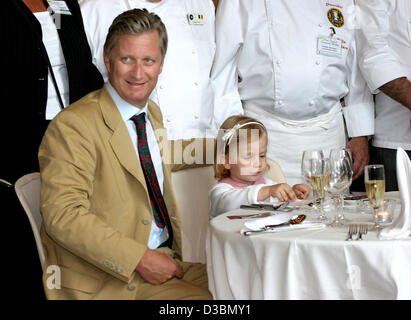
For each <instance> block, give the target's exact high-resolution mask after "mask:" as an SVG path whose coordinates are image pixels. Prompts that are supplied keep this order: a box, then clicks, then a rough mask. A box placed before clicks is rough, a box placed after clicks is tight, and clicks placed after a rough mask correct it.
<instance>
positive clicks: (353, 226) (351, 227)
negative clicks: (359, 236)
mask: <svg viewBox="0 0 411 320" xmlns="http://www.w3.org/2000/svg"><path fill="white" fill-rule="evenodd" d="M356 233H357V225H356V224H350V225H349V227H348V235H347V239H345V241H351V240H352V236H353V235H354V234H356Z"/></svg>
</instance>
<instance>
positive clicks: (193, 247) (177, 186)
mask: <svg viewBox="0 0 411 320" xmlns="http://www.w3.org/2000/svg"><path fill="white" fill-rule="evenodd" d="M171 182H172V186H173V191H174V195H175V198H176V201H177V206H178V208H179V210H180V212H181V218H182V222H181V242H182V246H183V247H182V254H183V260H184V261H188V262H200V263H205V262H206V254H205V241H206V235H207V227H208V221H209V210H210V205H209V200H208V192H209V191H210V189H211V187H212V186H213V185H214V184H216V183H217V180H216V179H215V178H214V168H213V166H206V167H199V168H190V169H184V170H180V171H174V172H172V173H171Z"/></svg>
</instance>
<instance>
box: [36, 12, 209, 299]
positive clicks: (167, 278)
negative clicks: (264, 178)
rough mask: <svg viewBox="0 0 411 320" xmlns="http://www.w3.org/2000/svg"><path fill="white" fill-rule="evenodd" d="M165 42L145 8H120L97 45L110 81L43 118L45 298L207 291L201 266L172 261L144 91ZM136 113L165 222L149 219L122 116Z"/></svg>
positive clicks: (162, 147)
mask: <svg viewBox="0 0 411 320" xmlns="http://www.w3.org/2000/svg"><path fill="white" fill-rule="evenodd" d="M166 48H167V34H166V31H165V27H164V25H163V24H162V22H161V20H160V18H158V17H157V16H156V15H154V14H151V13H148V12H147V11H146V10H137V9H134V10H130V11H127V12H124V13H122V14H121V15H120V16H118V17H117V18H116V19H115V20H114V21H113V24H112V26H111V27H110V30H109V34H108V35H107V40H106V43H105V46H104V61H105V63H106V66H107V69H108V71H109V82H108V83H107V84H106V85H105V86H104V88H103V89H101V90H98V91H95V92H92V93H90V94H89V95H87V96H85V97H84V98H83V99H81V100H79V101H78V102H76V103H74V104H73V105H71V106H70V107H68V108H66V109H65V110H63V111H62V112H61V113H60V114H59V115H58V116H57V117H56V118H55V119H54V120H53V121H52V123H51V124H50V125H49V127H48V130H47V132H46V134H45V136H44V139H43V141H42V144H41V147H40V150H39V161H40V169H41V170H40V171H41V181H42V189H41V212H42V215H43V227H42V230H41V236H42V241H43V245H44V249H45V254H46V261H45V267H44V274H43V283H44V288H45V291H46V296H47V298H49V299H211V295H210V293H209V291H208V289H207V288H208V284H207V274H206V271H205V266H204V265H201V264H192V263H186V262H182V261H180V259H181V234H180V228H181V216H180V214H179V211H178V208H177V205H176V203H175V199H174V196H173V192H172V190H171V182H170V172H171V170H173V168H174V167H175V166H174V165H172V164H168V163H166V161H165V153H168V150H169V148H170V146H169V145H168V144H167V143H165V141H166V132H165V130H164V128H163V124H162V115H161V112H160V109H159V108H158V107H157V106H156V105H155V104H154V103H153V102H152V101H149V100H148V97H149V95H150V93H151V91H152V90H153V89H154V87H155V85H156V83H157V78H158V75H159V74H160V73H161V69H162V66H163V60H164V56H165V52H166ZM143 112H144V113H145V115H144V114H143V117H145V119H146V120H145V121H146V128H147V140H148V146H149V150H150V153H151V156H152V161H153V165H154V168H155V172H156V175H157V180H158V184H159V185H160V189H161V191H162V195H163V197H164V202H165V204H166V207H167V211H168V216H169V219H168V220H167V221H170V222H171V226H170V225H166V226H165V227H159V225H158V224H156V223H154V219H153V209H152V206H151V202H150V201H151V200H150V195H149V192H148V185H147V184H146V180H145V176H144V172H143V170H142V167H141V165H140V161H139V156H138V149H137V148H138V147H137V134H136V126H135V124H134V123H133V122H132V120H130V118H131V117H132V116H134V115H135V114H142V113H143ZM161 129H163V130H161ZM139 141H140V140H139ZM170 229H171V230H170ZM171 239H172V244H169V245H168V246H167V245H164V244H167V243H168V241H169V240H171Z"/></svg>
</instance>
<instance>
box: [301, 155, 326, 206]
mask: <svg viewBox="0 0 411 320" xmlns="http://www.w3.org/2000/svg"><path fill="white" fill-rule="evenodd" d="M324 158H325V157H324V152H323V151H322V150H306V151H304V152H303V156H302V158H301V175H302V177H303V178H304V180H305V181H306V182H307V183H308V184H311V162H310V161H311V159H317V160H320V159H324ZM313 196H314V204H313V209H315V210H316V209H318V206H317V200H318V198H317V195H316V193H315V191H314V189H313Z"/></svg>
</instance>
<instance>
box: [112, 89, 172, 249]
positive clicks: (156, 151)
mask: <svg viewBox="0 0 411 320" xmlns="http://www.w3.org/2000/svg"><path fill="white" fill-rule="evenodd" d="M106 88H107V91H108V93H109V94H110V96H111V98H112V99H113V101H114V103H115V104H116V106H117V109H118V111H119V112H120V114H121V118H122V119H123V121H124V123H125V125H126V127H127V129H128V133H129V134H130V138H131V142H132V143H133V147H134V150H135V152H136V161H137V162H140V159H139V156H138V149H137V130H136V125H135V124H134V121H133V120H131V119H130V118H131V117H132V116H134V115H138V114H140V113H142V112H145V113H146V114H145V118H146V132H147V143H148V147H149V149H150V155H151V160H152V162H153V165H154V170H155V171H156V175H157V181H158V184H159V186H160V190H161V193H163V183H164V174H163V163H162V159H161V153H160V148H159V146H158V143H157V139H156V136H155V134H154V130H153V127H152V126H151V122H150V119H149V118H148V116H147V115H148V113H147V109H148V104H146V105H145V106H144V108H142V109H138V108H137V107H135V106H133V105H131V104H130V103H128V102H127V101H125V100H123V99H122V98H121V97H120V96H119V95H118V93H117V92H116V90H114V88H113V87H112V86H111V84H110V82H107V85H106ZM167 239H168V231H167V228H159V227H157V225H156V222H155V220H154V218H153V221H152V223H151V232H150V236H149V239H148V244H147V245H148V247H149V248H150V249H156V248H158V247H159V246H160V245H161V244H162V243H163V242H165V241H166V240H167Z"/></svg>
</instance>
